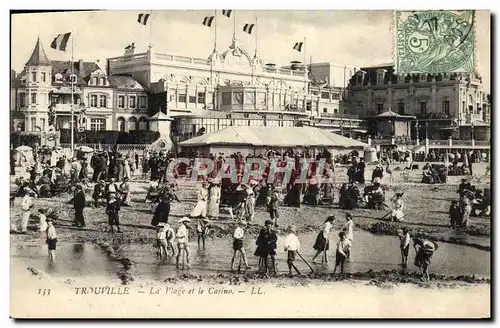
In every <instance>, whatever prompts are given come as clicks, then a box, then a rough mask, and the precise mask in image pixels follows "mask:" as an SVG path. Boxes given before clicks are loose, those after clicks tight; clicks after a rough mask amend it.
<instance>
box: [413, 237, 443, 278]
mask: <svg viewBox="0 0 500 328" xmlns="http://www.w3.org/2000/svg"><path fill="white" fill-rule="evenodd" d="M417 246H418V247H417ZM413 247H414V248H415V252H416V253H417V255H416V256H415V266H417V267H418V268H420V273H421V275H422V280H427V281H429V271H428V269H429V266H430V265H431V258H432V255H433V254H434V252H435V251H436V249H437V248H438V245H437V244H436V243H435V242H433V241H430V240H423V239H420V238H413Z"/></svg>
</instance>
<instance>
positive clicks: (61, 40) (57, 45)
mask: <svg viewBox="0 0 500 328" xmlns="http://www.w3.org/2000/svg"><path fill="white" fill-rule="evenodd" d="M70 35H71V32H70V33H64V34H58V35H57V36H56V37H55V38H54V40H53V41H52V43H51V44H50V47H51V48H52V49H56V50H61V51H66V46H67V45H68V41H69V37H70Z"/></svg>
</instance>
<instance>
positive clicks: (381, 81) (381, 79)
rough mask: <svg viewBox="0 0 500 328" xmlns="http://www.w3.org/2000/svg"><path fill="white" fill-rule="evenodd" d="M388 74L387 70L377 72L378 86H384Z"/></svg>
mask: <svg viewBox="0 0 500 328" xmlns="http://www.w3.org/2000/svg"><path fill="white" fill-rule="evenodd" d="M386 72H387V70H385V69H378V70H377V84H384V80H385V73H386Z"/></svg>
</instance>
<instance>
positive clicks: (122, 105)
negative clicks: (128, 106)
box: [118, 96, 125, 108]
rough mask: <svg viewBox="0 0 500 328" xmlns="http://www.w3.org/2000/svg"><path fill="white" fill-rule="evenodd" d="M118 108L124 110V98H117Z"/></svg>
mask: <svg viewBox="0 0 500 328" xmlns="http://www.w3.org/2000/svg"><path fill="white" fill-rule="evenodd" d="M118 108H125V96H118Z"/></svg>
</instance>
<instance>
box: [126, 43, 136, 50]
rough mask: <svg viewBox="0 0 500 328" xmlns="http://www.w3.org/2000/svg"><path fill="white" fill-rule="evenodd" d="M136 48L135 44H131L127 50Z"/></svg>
mask: <svg viewBox="0 0 500 328" xmlns="http://www.w3.org/2000/svg"><path fill="white" fill-rule="evenodd" d="M134 48H135V43H131V44H129V45H128V46H126V47H125V50H130V49H134Z"/></svg>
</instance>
